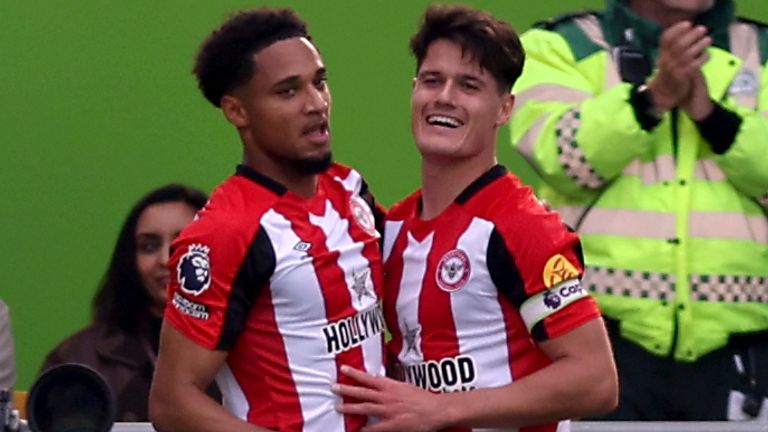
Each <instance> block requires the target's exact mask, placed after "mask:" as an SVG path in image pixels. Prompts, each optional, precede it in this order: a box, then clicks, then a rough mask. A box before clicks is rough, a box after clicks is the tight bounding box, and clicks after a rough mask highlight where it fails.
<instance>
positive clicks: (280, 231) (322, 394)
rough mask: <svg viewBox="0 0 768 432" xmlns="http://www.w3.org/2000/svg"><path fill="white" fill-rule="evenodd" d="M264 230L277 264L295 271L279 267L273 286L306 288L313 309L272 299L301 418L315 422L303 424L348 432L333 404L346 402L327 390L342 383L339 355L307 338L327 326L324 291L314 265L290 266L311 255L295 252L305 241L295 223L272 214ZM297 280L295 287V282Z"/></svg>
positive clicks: (307, 301) (264, 222) (276, 296)
mask: <svg viewBox="0 0 768 432" xmlns="http://www.w3.org/2000/svg"><path fill="white" fill-rule="evenodd" d="M261 226H262V228H264V230H265V231H266V232H267V235H269V236H270V238H271V239H273V245H274V246H275V247H276V250H275V254H276V260H277V263H284V266H290V269H291V271H290V272H286V271H285V268H280V266H278V267H277V268H275V272H274V274H273V276H272V279H271V283H270V286H271V287H276V286H281V287H285V288H288V287H290V288H291V289H301V291H302V297H303V300H304V304H305V305H307V306H308V307H309V306H310V305H311V307H312V308H313V311H312V314H311V315H308V314H306V313H303V312H307V311H303V310H302V308H301V307H300V305H295V304H293V305H292V304H282V303H280V302H279V299H285V298H290V296H286V295H284V294H282V295H281V294H280V293H273V295H272V298H273V300H274V310H275V320H276V322H277V328H278V330H279V331H280V333H281V336H282V338H283V343H284V345H285V352H286V355H287V357H288V365H289V367H290V368H291V371H290V372H291V376H292V378H293V382H294V383H295V385H296V394H297V396H298V399H299V404H300V405H301V411H302V416H303V418H304V419H312V422H311V423H304V429H305V430H314V431H320V430H329V431H330V430H333V431H343V430H344V421H343V418H342V417H341V416H339V415H338V414H337V413H336V412H335V410H334V404H336V403H339V402H340V401H341V400H340V398H338V397H335V398H334V399H329V398H328V396H327V389H326V388H322V387H327V383H329V382H336V381H337V372H336V361H335V358H334V355H333V354H330V353H328V352H327V351H326V347H325V343H324V341H323V339H322V338H319V337H317V335H315V334H311V333H306V332H307V331H312V330H313V329H314V330H315V331H316V329H317V328H322V327H323V326H324V325H325V324H326V323H327V319H326V311H325V306H324V305H325V300H324V298H323V294H322V290H321V288H320V284H319V281H318V280H317V275H316V274H315V273H314V269H313V267H312V266H295V265H291V264H292V262H295V260H297V259H302V257H304V256H305V254H306V252H304V253H302V252H300V251H297V250H296V248H295V247H294V246H295V245H297V244H299V243H300V242H302V241H303V239H301V238H299V237H298V236H297V235H296V233H295V232H294V231H293V229H292V227H291V223H290V221H289V220H288V219H286V218H285V217H284V216H282V215H280V214H278V213H277V212H275V211H274V210H269V211H268V212H267V213H266V214H265V215H264V217H263V218H262V221H261ZM293 280H295V283H292V281H293ZM272 289H274V288H272ZM314 308H317V309H314ZM318 359H322V360H323V361H318ZM309 364H312V365H314V366H313V368H306V367H303V368H298V367H296V366H297V365H309Z"/></svg>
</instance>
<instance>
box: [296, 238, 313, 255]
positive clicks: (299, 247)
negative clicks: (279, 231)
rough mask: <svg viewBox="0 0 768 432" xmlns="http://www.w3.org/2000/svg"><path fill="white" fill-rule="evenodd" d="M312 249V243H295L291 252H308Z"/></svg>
mask: <svg viewBox="0 0 768 432" xmlns="http://www.w3.org/2000/svg"><path fill="white" fill-rule="evenodd" d="M311 248H312V243H308V242H305V241H300V242H298V243H296V245H295V246H294V247H293V250H296V251H299V252H308V251H309V249H311Z"/></svg>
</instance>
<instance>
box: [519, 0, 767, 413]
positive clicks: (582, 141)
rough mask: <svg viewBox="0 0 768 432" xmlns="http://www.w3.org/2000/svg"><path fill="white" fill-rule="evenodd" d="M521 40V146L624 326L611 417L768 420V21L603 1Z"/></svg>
mask: <svg viewBox="0 0 768 432" xmlns="http://www.w3.org/2000/svg"><path fill="white" fill-rule="evenodd" d="M522 40H523V45H524V47H525V50H526V55H527V60H526V65H525V69H524V71H523V75H522V77H521V79H520V80H519V81H518V82H517V85H516V86H515V87H514V90H513V92H514V93H515V94H516V95H517V100H516V111H515V112H514V114H513V116H512V118H513V120H512V141H513V143H514V145H515V147H516V148H517V149H518V150H519V152H520V153H521V154H522V155H523V156H524V157H525V158H526V160H528V161H529V163H530V164H531V165H532V166H533V167H534V169H535V170H536V171H537V172H538V174H539V175H540V176H541V177H542V179H543V182H542V184H541V187H540V188H539V189H538V193H539V196H540V197H541V198H542V199H544V200H546V201H547V202H548V203H549V205H551V206H552V207H553V208H554V209H556V210H558V211H559V212H560V213H561V215H562V216H563V218H564V220H565V221H566V222H567V223H568V224H569V225H570V226H571V227H572V228H574V229H576V230H577V231H578V233H579V235H580V237H581V239H582V243H583V247H584V253H585V263H586V268H585V273H584V278H583V285H584V286H586V287H588V288H589V289H590V290H591V291H592V293H593V294H594V295H595V296H596V298H597V299H598V302H599V305H600V307H601V309H602V311H603V314H604V316H605V317H606V318H607V320H608V322H609V323H610V324H612V325H613V332H612V333H613V334H612V340H613V343H614V350H615V355H616V359H617V366H618V369H619V374H620V385H621V402H620V405H619V408H618V409H617V411H616V412H614V413H613V414H612V415H611V416H609V418H612V419H633V420H634V419H644V420H664V419H666V420H671V419H679V420H688V419H690V420H717V419H725V418H733V419H735V418H750V417H755V416H758V415H759V416H766V417H767V418H768V400H766V399H764V398H765V395H766V384H767V383H766V376H767V375H768V217H767V208H768V70H766V60H768V28H766V27H765V26H764V25H763V24H760V23H757V22H753V21H749V20H745V19H740V18H735V17H734V4H733V1H732V0H608V1H607V7H606V9H605V10H604V11H602V12H583V13H576V14H570V15H567V16H564V17H561V18H559V19H555V20H550V21H547V22H543V23H540V24H538V25H537V26H536V27H535V28H534V29H532V30H530V31H528V32H526V33H525V34H524V35H523V37H522ZM761 409H762V411H761Z"/></svg>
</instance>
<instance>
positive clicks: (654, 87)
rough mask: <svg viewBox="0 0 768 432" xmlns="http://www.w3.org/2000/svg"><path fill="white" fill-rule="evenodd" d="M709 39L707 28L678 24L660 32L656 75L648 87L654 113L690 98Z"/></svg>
mask: <svg viewBox="0 0 768 432" xmlns="http://www.w3.org/2000/svg"><path fill="white" fill-rule="evenodd" d="M711 44H712V38H711V37H710V36H709V35H707V29H706V27H704V26H702V25H693V24H691V23H690V22H688V21H681V22H679V23H677V24H675V25H673V26H671V27H669V28H667V29H666V30H664V32H662V34H661V38H660V40H659V56H658V59H657V60H656V68H657V73H656V75H655V76H654V77H653V79H651V81H650V82H649V83H648V87H649V88H650V90H651V94H652V95H653V100H654V103H655V105H656V109H657V110H658V111H659V112H664V111H667V110H669V109H671V108H674V107H677V106H679V105H680V104H681V103H682V102H683V100H684V99H686V98H687V97H688V96H689V93H690V91H691V89H692V86H693V82H692V78H693V76H694V74H696V73H700V69H701V65H703V64H704V63H705V62H706V61H707V60H708V55H707V53H706V49H707V47H709V46H710V45H711Z"/></svg>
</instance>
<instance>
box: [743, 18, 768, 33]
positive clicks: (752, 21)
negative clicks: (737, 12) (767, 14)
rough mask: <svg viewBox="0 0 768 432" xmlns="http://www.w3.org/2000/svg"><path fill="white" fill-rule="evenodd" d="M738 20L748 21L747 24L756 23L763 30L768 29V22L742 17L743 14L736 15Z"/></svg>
mask: <svg viewBox="0 0 768 432" xmlns="http://www.w3.org/2000/svg"><path fill="white" fill-rule="evenodd" d="M736 21H738V22H743V23H747V24H754V25H756V26H758V27H760V28H761V30H764V29H768V23H765V22H763V21H758V20H756V19H752V18H746V17H742V16H737V17H736Z"/></svg>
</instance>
